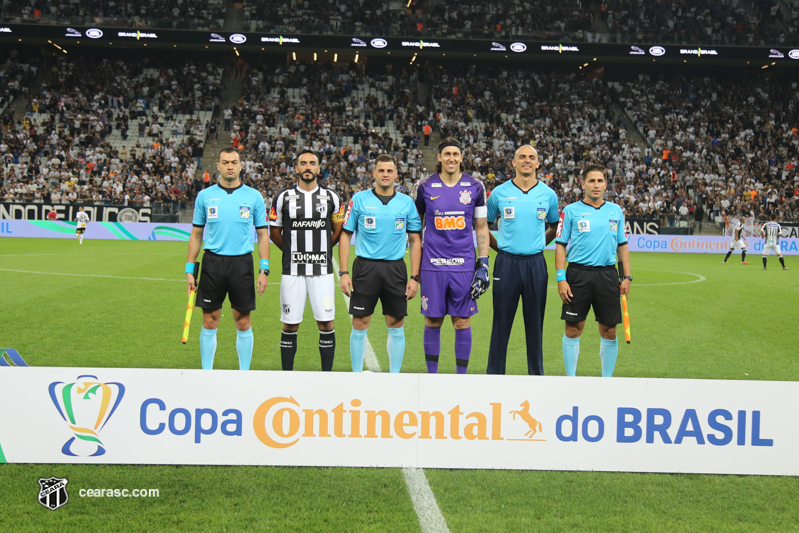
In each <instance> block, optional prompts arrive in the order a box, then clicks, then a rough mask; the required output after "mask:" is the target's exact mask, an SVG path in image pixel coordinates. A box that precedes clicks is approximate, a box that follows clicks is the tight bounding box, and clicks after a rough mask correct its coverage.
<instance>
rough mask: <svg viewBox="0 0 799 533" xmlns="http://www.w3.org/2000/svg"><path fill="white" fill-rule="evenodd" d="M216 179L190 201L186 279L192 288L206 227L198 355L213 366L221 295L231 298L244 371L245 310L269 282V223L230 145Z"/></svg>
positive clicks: (247, 348)
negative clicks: (255, 263)
mask: <svg viewBox="0 0 799 533" xmlns="http://www.w3.org/2000/svg"><path fill="white" fill-rule="evenodd" d="M216 168H217V170H219V174H220V175H221V179H220V180H219V182H218V183H217V184H216V185H213V186H211V187H208V188H207V189H203V190H202V191H200V193H199V194H198V195H197V198H196V200H195V201H194V220H193V225H194V227H193V228H192V231H191V237H189V252H188V255H187V257H186V284H187V286H188V289H189V291H191V290H192V289H194V288H196V287H197V282H196V280H195V279H194V262H195V261H196V260H197V255H198V254H199V253H200V248H201V246H202V242H203V231H205V253H203V258H202V270H201V272H202V275H201V276H200V284H199V288H197V304H196V305H197V307H200V308H202V310H203V327H202V332H201V333H200V359H201V361H202V367H203V369H206V370H210V369H212V368H213V367H214V354H215V353H216V330H217V328H218V327H219V318H220V316H221V313H222V303H223V302H224V301H225V297H226V296H229V297H230V307H231V308H232V310H233V319H234V320H235V321H236V332H237V337H236V351H237V353H238V356H239V368H240V369H241V370H249V368H250V361H251V359H252V347H253V336H252V326H251V324H250V311H253V310H254V309H255V288H253V286H254V285H255V286H256V288H257V290H258V295H261V294H263V292H264V290H266V286H267V285H268V283H269V282H268V280H267V276H268V275H269V226H268V223H267V221H266V207H265V206H264V199H263V197H262V196H261V194H260V193H259V192H258V191H256V190H255V189H252V188H250V187H248V186H246V185H244V184H243V183H242V182H241V179H240V177H239V176H240V175H241V155H240V154H239V151H238V150H237V149H235V148H232V147H231V148H225V149H224V150H222V151H221V152H220V154H219V161H218V162H217V164H216ZM253 227H254V228H255V231H256V232H257V234H258V254H259V255H260V257H261V263H260V271H259V274H258V281H257V284H256V282H255V280H254V277H255V276H254V273H253V261H252V252H253V248H254V246H255V243H254V240H253Z"/></svg>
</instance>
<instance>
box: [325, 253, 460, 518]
mask: <svg viewBox="0 0 799 533" xmlns="http://www.w3.org/2000/svg"><path fill="white" fill-rule="evenodd" d="M333 267H334V269H335V270H336V279H338V271H339V270H340V268H339V264H338V261H337V260H336V259H333ZM342 296H344V303H345V304H346V306H347V309H349V307H350V298H349V296H347V295H346V294H342ZM363 351H364V362H365V363H366V368H367V369H369V371H371V372H380V363H379V362H378V361H377V357H376V356H375V351H374V349H373V348H372V344H371V343H370V342H369V337H368V336H367V338H366V339H365V341H364V350H363ZM402 477H403V478H404V479H405V485H406V486H407V487H408V494H410V496H411V502H413V509H414V511H416V516H418V517H419V526H420V527H421V529H422V532H423V533H449V528H448V527H447V521H446V520H444V515H443V514H441V509H439V507H438V503H436V497H435V495H434V494H433V490H432V489H431V488H430V483H428V482H427V476H425V475H424V470H423V469H421V468H411V467H405V468H403V469H402Z"/></svg>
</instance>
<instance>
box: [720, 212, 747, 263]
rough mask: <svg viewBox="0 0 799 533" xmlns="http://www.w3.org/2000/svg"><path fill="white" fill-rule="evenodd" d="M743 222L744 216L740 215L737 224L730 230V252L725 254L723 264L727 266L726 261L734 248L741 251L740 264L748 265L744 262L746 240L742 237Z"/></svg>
mask: <svg viewBox="0 0 799 533" xmlns="http://www.w3.org/2000/svg"><path fill="white" fill-rule="evenodd" d="M744 220H745V216H744V215H741V216H740V218H738V224H736V225H735V227H734V228H733V230H732V239H731V240H730V251H729V252H727V256H726V257H725V258H724V264H725V265H726V264H727V259H729V258H730V256H731V255H732V253H733V252H734V251H735V249H736V248H738V249H740V250H741V264H742V265H748V264H749V263H747V262H746V238H745V237H744Z"/></svg>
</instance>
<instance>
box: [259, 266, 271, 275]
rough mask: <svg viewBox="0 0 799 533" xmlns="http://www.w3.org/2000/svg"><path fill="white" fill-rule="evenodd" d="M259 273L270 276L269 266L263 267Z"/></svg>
mask: <svg viewBox="0 0 799 533" xmlns="http://www.w3.org/2000/svg"><path fill="white" fill-rule="evenodd" d="M258 274H259V275H260V274H266V275H267V276H268V275H269V269H268V268H262V269H261V270H259V271H258Z"/></svg>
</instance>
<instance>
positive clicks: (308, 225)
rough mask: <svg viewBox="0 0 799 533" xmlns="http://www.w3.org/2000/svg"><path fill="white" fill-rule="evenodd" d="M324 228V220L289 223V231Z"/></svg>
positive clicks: (325, 225) (325, 222)
mask: <svg viewBox="0 0 799 533" xmlns="http://www.w3.org/2000/svg"><path fill="white" fill-rule="evenodd" d="M326 227H327V220H326V219H315V220H292V221H291V229H324V228H326Z"/></svg>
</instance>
